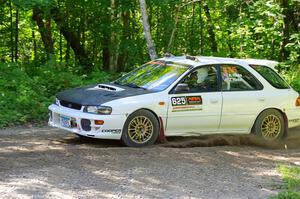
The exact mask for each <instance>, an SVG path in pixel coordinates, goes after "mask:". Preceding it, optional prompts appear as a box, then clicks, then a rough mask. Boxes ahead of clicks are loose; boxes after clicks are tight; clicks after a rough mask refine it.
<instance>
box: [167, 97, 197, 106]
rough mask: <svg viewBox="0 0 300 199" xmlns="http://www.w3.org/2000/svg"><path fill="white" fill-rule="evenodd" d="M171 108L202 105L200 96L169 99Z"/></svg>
mask: <svg viewBox="0 0 300 199" xmlns="http://www.w3.org/2000/svg"><path fill="white" fill-rule="evenodd" d="M171 102H172V106H185V105H202V97H201V96H187V97H185V96H181V97H172V98H171Z"/></svg>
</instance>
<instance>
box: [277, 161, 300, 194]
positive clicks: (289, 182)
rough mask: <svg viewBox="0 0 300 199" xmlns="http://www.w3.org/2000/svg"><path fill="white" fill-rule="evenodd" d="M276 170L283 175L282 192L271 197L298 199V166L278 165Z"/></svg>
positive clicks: (299, 180)
mask: <svg viewBox="0 0 300 199" xmlns="http://www.w3.org/2000/svg"><path fill="white" fill-rule="evenodd" d="M277 170H278V172H279V173H281V174H282V175H283V182H284V184H283V186H282V192H280V193H279V194H277V195H276V196H274V197H271V199H300V167H297V166H288V165H280V166H278V168H277Z"/></svg>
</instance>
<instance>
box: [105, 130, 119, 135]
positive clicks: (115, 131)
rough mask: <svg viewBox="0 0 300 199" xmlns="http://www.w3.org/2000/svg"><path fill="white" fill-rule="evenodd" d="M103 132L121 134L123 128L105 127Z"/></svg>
mask: <svg viewBox="0 0 300 199" xmlns="http://www.w3.org/2000/svg"><path fill="white" fill-rule="evenodd" d="M102 132H103V133H112V134H120V133H121V129H103V130H102Z"/></svg>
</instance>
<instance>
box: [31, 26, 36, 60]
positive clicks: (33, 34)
mask: <svg viewBox="0 0 300 199" xmlns="http://www.w3.org/2000/svg"><path fill="white" fill-rule="evenodd" d="M31 34H32V40H33V57H34V58H33V60H34V61H36V60H37V46H36V39H35V32H34V30H32V33H31Z"/></svg>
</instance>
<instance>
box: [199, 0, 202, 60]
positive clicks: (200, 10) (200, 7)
mask: <svg viewBox="0 0 300 199" xmlns="http://www.w3.org/2000/svg"><path fill="white" fill-rule="evenodd" d="M199 20H200V55H202V54H203V20H202V2H201V1H200V2H199Z"/></svg>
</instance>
